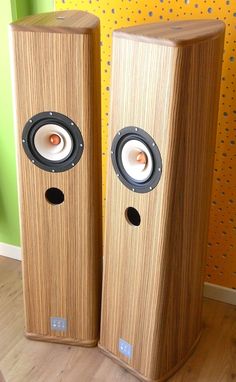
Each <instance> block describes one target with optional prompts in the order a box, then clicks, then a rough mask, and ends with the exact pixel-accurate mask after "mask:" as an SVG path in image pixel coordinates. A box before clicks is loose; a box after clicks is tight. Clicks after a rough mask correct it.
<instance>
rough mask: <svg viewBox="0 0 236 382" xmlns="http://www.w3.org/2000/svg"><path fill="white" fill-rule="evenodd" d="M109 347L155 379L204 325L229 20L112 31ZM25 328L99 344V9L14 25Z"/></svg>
mask: <svg viewBox="0 0 236 382" xmlns="http://www.w3.org/2000/svg"><path fill="white" fill-rule="evenodd" d="M113 37H114V38H113V61H112V66H113V70H112V87H111V111H110V146H109V150H110V153H109V159H108V163H109V165H108V174H107V182H108V185H107V208H106V216H105V222H106V228H105V245H104V270H103V292H102V319H101V336H100V342H99V347H100V348H101V349H102V350H103V351H104V352H105V353H106V354H107V355H109V356H110V357H112V358H113V359H115V360H116V361H118V362H119V363H120V364H121V365H123V366H124V367H125V368H127V369H129V370H130V371H131V372H132V373H134V374H135V375H136V376H137V377H139V378H141V379H143V380H145V381H159V380H162V379H165V378H168V376H169V375H170V374H171V373H173V372H174V371H175V370H176V369H177V368H178V367H179V366H180V365H181V364H182V363H183V362H184V360H185V359H186V358H187V357H188V355H189V354H190V352H191V351H192V349H193V347H194V345H195V344H196V342H197V340H198V338H199V335H200V331H201V309H202V289H203V264H204V257H205V253H206V243H207V228H208V224H207V222H208V216H209V204H210V196H211V182H212V169H213V160H214V148H215V136H216V122H217V108H218V98H219V85H220V73H221V61H222V50H223V40H224V24H223V23H222V22H220V21H209V20H208V21H182V22H168V23H160V24H147V25H142V26H135V27H130V28H126V29H121V30H119V31H116V32H115V33H114V35H113ZM11 38H12V62H13V73H14V94H15V111H16V113H15V115H16V136H17V151H18V177H19V195H20V197H19V201H20V212H21V234H22V248H23V281H24V300H25V311H26V335H27V336H28V337H29V338H32V339H38V340H46V341H55V342H62V343H63V342H64V343H71V344H78V345H83V346H94V345H96V344H97V341H98V339H99V328H100V304H101V301H100V300H101V284H102V229H101V227H102V218H101V200H102V198H101V119H100V54H99V20H98V19H97V18H96V17H95V16H93V15H90V14H88V13H84V12H77V11H66V12H54V13H48V14H42V15H36V16H30V17H28V18H25V19H23V20H20V21H17V22H15V23H13V24H12V26H11Z"/></svg>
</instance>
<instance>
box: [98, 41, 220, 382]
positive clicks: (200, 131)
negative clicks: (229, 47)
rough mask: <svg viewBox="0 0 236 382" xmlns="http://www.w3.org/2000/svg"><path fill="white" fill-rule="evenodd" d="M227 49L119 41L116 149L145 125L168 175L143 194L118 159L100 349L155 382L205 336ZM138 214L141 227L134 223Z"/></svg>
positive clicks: (216, 44)
mask: <svg viewBox="0 0 236 382" xmlns="http://www.w3.org/2000/svg"><path fill="white" fill-rule="evenodd" d="M222 46H223V36H222V35H221V36H220V37H219V38H217V39H213V40H208V41H206V42H204V43H201V44H196V45H194V46H187V47H185V48H177V47H173V48H171V47H165V46H159V45H156V44H151V43H144V42H139V41H137V40H136V41H134V40H126V39H125V38H118V37H115V38H114V41H113V77H112V100H111V122H110V125H111V131H110V144H111V142H112V140H113V138H114V136H115V135H116V134H117V133H118V131H119V130H120V129H122V128H123V127H125V126H137V127H140V128H142V129H144V130H145V131H147V132H148V133H149V134H150V135H151V136H153V138H154V139H155V141H156V143H157V145H158V147H159V149H160V153H161V156H162V162H163V168H162V177H161V180H160V182H159V184H158V186H157V187H156V188H155V189H154V190H153V191H151V192H149V193H148V194H138V193H135V192H132V191H130V190H129V189H127V188H126V187H125V186H124V185H123V184H122V183H121V182H120V181H119V179H118V177H117V176H116V174H115V172H114V169H113V167H112V164H111V160H109V164H108V186H107V211H106V237H105V248H104V252H105V270H104V279H103V304H102V305H103V306H102V324H101V340H100V346H101V348H102V349H104V350H105V351H106V352H108V354H110V355H111V356H112V357H114V358H115V359H116V360H119V362H121V363H122V364H123V366H124V365H125V366H126V367H127V368H128V369H129V370H131V371H132V372H133V373H135V374H137V375H138V376H139V377H141V378H143V379H144V380H148V381H151V380H152V381H153V380H159V379H161V378H163V377H164V376H165V377H167V376H168V375H169V374H171V373H173V371H174V370H175V369H176V368H177V367H179V366H180V364H181V363H182V362H183V361H184V360H185V359H186V357H187V356H188V354H189V353H190V351H191V350H192V348H193V346H194V345H195V343H196V341H197V340H198V338H199V335H200V331H201V307H202V287H203V261H204V257H205V253H206V247H207V229H208V216H209V204H210V195H211V181H212V171H213V160H214V147H215V133H216V118H217V108H218V96H219V81H220V70H221V59H222ZM110 206H112V208H111V207H110ZM129 206H132V207H135V208H136V209H137V210H138V211H139V213H140V216H141V224H140V226H139V227H134V226H131V225H130V224H129V223H128V222H127V221H126V219H125V210H126V208H127V207H129ZM120 339H123V340H125V341H126V342H127V343H128V344H130V345H131V352H132V354H131V357H130V358H129V357H127V356H125V355H123V354H122V352H120V351H119V341H120Z"/></svg>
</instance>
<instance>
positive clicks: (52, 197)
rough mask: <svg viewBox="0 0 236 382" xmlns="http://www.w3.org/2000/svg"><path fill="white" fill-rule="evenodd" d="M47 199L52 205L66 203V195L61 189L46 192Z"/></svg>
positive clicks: (50, 189) (51, 189)
mask: <svg viewBox="0 0 236 382" xmlns="http://www.w3.org/2000/svg"><path fill="white" fill-rule="evenodd" d="M45 198H46V200H47V201H48V203H50V204H55V205H57V204H61V203H63V202H64V194H63V192H62V191H61V190H59V188H54V187H52V188H49V189H48V190H47V191H46V192H45Z"/></svg>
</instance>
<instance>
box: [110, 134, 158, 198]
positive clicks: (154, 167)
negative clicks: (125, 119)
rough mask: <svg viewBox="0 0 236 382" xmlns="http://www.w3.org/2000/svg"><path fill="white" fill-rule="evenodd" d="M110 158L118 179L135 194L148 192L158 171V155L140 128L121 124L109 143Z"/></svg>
mask: <svg viewBox="0 0 236 382" xmlns="http://www.w3.org/2000/svg"><path fill="white" fill-rule="evenodd" d="M111 157H112V164H113V167H114V170H115V171H116V174H117V176H118V177H119V179H120V181H121V182H122V183H123V184H124V185H125V186H126V187H127V188H129V189H130V190H132V191H134V192H138V193H146V192H150V191H152V190H153V188H155V187H156V186H157V184H158V183H159V181H160V178H161V173H162V160H161V154H160V151H159V149H158V146H157V144H156V142H155V141H154V140H153V138H152V137H151V136H150V135H149V134H148V133H146V132H145V131H144V130H142V129H140V128H137V127H125V128H124V129H122V130H120V131H119V132H118V134H117V135H116V136H115V138H114V140H113V142H112V148H111Z"/></svg>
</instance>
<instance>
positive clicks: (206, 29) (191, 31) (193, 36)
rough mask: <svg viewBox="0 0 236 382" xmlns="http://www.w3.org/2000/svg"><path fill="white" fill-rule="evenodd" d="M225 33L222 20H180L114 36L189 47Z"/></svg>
mask: <svg viewBox="0 0 236 382" xmlns="http://www.w3.org/2000/svg"><path fill="white" fill-rule="evenodd" d="M224 31H225V23H224V22H223V21H221V20H179V21H167V22H161V23H151V24H143V25H135V26H131V27H128V28H122V29H118V30H116V31H115V32H114V36H116V37H122V38H127V39H131V40H138V41H143V42H149V43H150V42H151V43H156V44H159V45H167V46H174V47H178V46H179V47H180V46H187V45H193V44H198V43H199V42H202V41H205V40H210V39H214V38H217V37H218V36H220V35H222V34H223V33H224Z"/></svg>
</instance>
